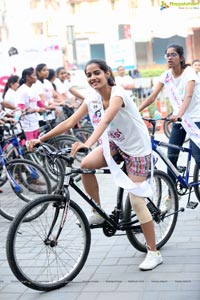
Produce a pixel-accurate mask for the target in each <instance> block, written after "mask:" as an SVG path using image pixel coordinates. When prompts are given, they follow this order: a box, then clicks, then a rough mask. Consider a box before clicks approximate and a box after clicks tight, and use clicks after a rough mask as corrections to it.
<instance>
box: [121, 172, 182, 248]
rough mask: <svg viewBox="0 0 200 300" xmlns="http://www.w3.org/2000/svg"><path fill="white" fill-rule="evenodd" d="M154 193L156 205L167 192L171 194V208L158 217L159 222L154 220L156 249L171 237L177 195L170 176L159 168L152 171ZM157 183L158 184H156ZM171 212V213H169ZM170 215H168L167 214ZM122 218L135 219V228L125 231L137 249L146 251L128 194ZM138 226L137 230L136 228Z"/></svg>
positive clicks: (176, 212)
mask: <svg viewBox="0 0 200 300" xmlns="http://www.w3.org/2000/svg"><path fill="white" fill-rule="evenodd" d="M153 181H154V195H153V199H152V200H153V202H154V204H155V205H156V206H157V207H158V208H161V206H162V205H163V204H164V203H165V201H166V199H167V197H168V195H169V193H170V195H171V199H172V200H171V201H172V202H171V205H172V207H171V209H170V210H169V211H168V212H167V213H166V214H165V215H164V216H163V220H162V218H161V219H160V221H159V222H155V220H154V228H155V235H156V247H157V249H160V248H162V247H163V246H164V245H165V244H166V243H167V241H168V240H169V238H170V237H171V235H172V233H173V231H174V229H175V226H176V222H177V218H178V196H177V193H176V189H175V187H174V184H173V182H172V180H171V178H170V177H169V176H168V175H167V174H166V173H164V172H162V171H160V170H155V171H154V179H153ZM157 184H158V185H159V186H157ZM170 214H171V215H170ZM169 215H170V216H169ZM124 218H125V221H126V222H130V220H135V224H136V225H135V226H136V229H137V230H134V229H131V230H130V229H129V230H127V231H126V234H127V237H128V239H129V242H130V243H131V244H132V245H133V246H134V247H135V248H136V249H137V250H139V251H141V252H147V245H146V240H145V238H144V235H143V233H142V229H141V227H140V224H139V221H138V220H137V217H136V214H135V213H134V211H133V210H132V208H131V204H130V200H129V196H127V199H126V203H125V210H124ZM138 228H139V230H138Z"/></svg>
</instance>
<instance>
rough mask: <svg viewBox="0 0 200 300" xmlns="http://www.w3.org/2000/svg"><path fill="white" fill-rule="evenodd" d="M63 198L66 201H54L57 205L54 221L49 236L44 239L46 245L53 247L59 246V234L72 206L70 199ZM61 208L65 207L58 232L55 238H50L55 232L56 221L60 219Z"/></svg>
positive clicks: (55, 205)
mask: <svg viewBox="0 0 200 300" xmlns="http://www.w3.org/2000/svg"><path fill="white" fill-rule="evenodd" d="M63 199H64V201H62V202H61V203H54V205H53V206H54V207H55V213H54V217H53V221H52V224H51V227H50V229H49V232H48V234H47V237H46V239H45V240H44V244H45V245H46V246H50V247H52V248H53V247H55V246H57V244H58V238H59V236H60V234H61V232H62V229H63V227H64V224H65V221H66V218H67V214H68V210H69V206H70V200H67V199H66V198H63ZM61 209H63V212H62V217H61V220H60V225H59V227H58V230H57V234H56V235H55V237H54V238H50V236H51V234H52V232H53V229H54V226H55V225H56V222H57V220H58V217H59V214H60V211H61Z"/></svg>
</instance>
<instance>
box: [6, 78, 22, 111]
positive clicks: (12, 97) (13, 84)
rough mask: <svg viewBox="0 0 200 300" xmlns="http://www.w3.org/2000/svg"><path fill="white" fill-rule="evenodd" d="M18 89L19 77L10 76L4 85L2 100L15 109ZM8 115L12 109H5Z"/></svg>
mask: <svg viewBox="0 0 200 300" xmlns="http://www.w3.org/2000/svg"><path fill="white" fill-rule="evenodd" d="M18 87H19V76H18V75H11V76H10V77H9V78H8V80H7V82H6V85H5V88H4V91H3V94H2V98H3V99H4V100H5V101H7V103H10V104H11V105H12V106H13V107H15V108H16V90H17V89H18ZM5 111H6V112H8V113H11V112H13V110H12V109H8V108H5Z"/></svg>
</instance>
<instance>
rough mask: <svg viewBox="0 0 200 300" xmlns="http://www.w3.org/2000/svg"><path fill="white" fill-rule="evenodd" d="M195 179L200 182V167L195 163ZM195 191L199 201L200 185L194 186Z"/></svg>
mask: <svg viewBox="0 0 200 300" xmlns="http://www.w3.org/2000/svg"><path fill="white" fill-rule="evenodd" d="M193 181H194V182H199V181H200V169H199V167H198V166H197V164H195V167H194V173H193ZM194 192H195V195H196V197H197V199H198V201H199V202H200V185H195V186H194Z"/></svg>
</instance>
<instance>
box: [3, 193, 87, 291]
mask: <svg viewBox="0 0 200 300" xmlns="http://www.w3.org/2000/svg"><path fill="white" fill-rule="evenodd" d="M68 204H69V202H67V201H66V199H65V198H63V197H62V196H59V195H46V196H43V197H41V198H38V199H36V200H34V201H32V202H30V203H28V204H27V205H26V206H25V207H24V208H23V209H22V210H21V211H20V213H19V214H18V215H17V216H16V218H15V219H14V221H13V223H12V224H11V226H10V229H9V232H8V237H7V258H8V263H9V265H10V268H11V270H12V272H13V273H14V275H15V276H16V277H17V279H18V280H19V281H20V282H22V283H23V284H24V285H26V286H28V287H29V288H32V289H35V290H39V291H50V290H54V289H57V288H60V287H62V286H64V285H66V284H67V283H69V282H70V281H72V280H73V279H74V278H75V277H76V276H77V275H78V273H79V272H80V271H81V269H82V268H83V266H84V264H85V262H86V259H87V256H88V254H89V250H90V243H91V232H90V227H89V224H88V220H87V218H86V216H85V214H84V212H83V211H82V209H81V208H80V207H79V206H78V205H77V204H76V203H75V202H74V201H72V200H71V201H70V204H69V206H68ZM44 207H45V209H44V212H43V214H40V215H39V217H38V218H37V219H34V220H32V221H30V222H28V223H24V222H23V221H24V219H27V218H29V219H31V216H32V214H34V215H35V214H36V213H37V211H41V210H42V209H43V208H44ZM67 207H68V209H67V210H66V208H67ZM63 220H64V224H63ZM62 225H63V227H62ZM59 232H60V233H59Z"/></svg>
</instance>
